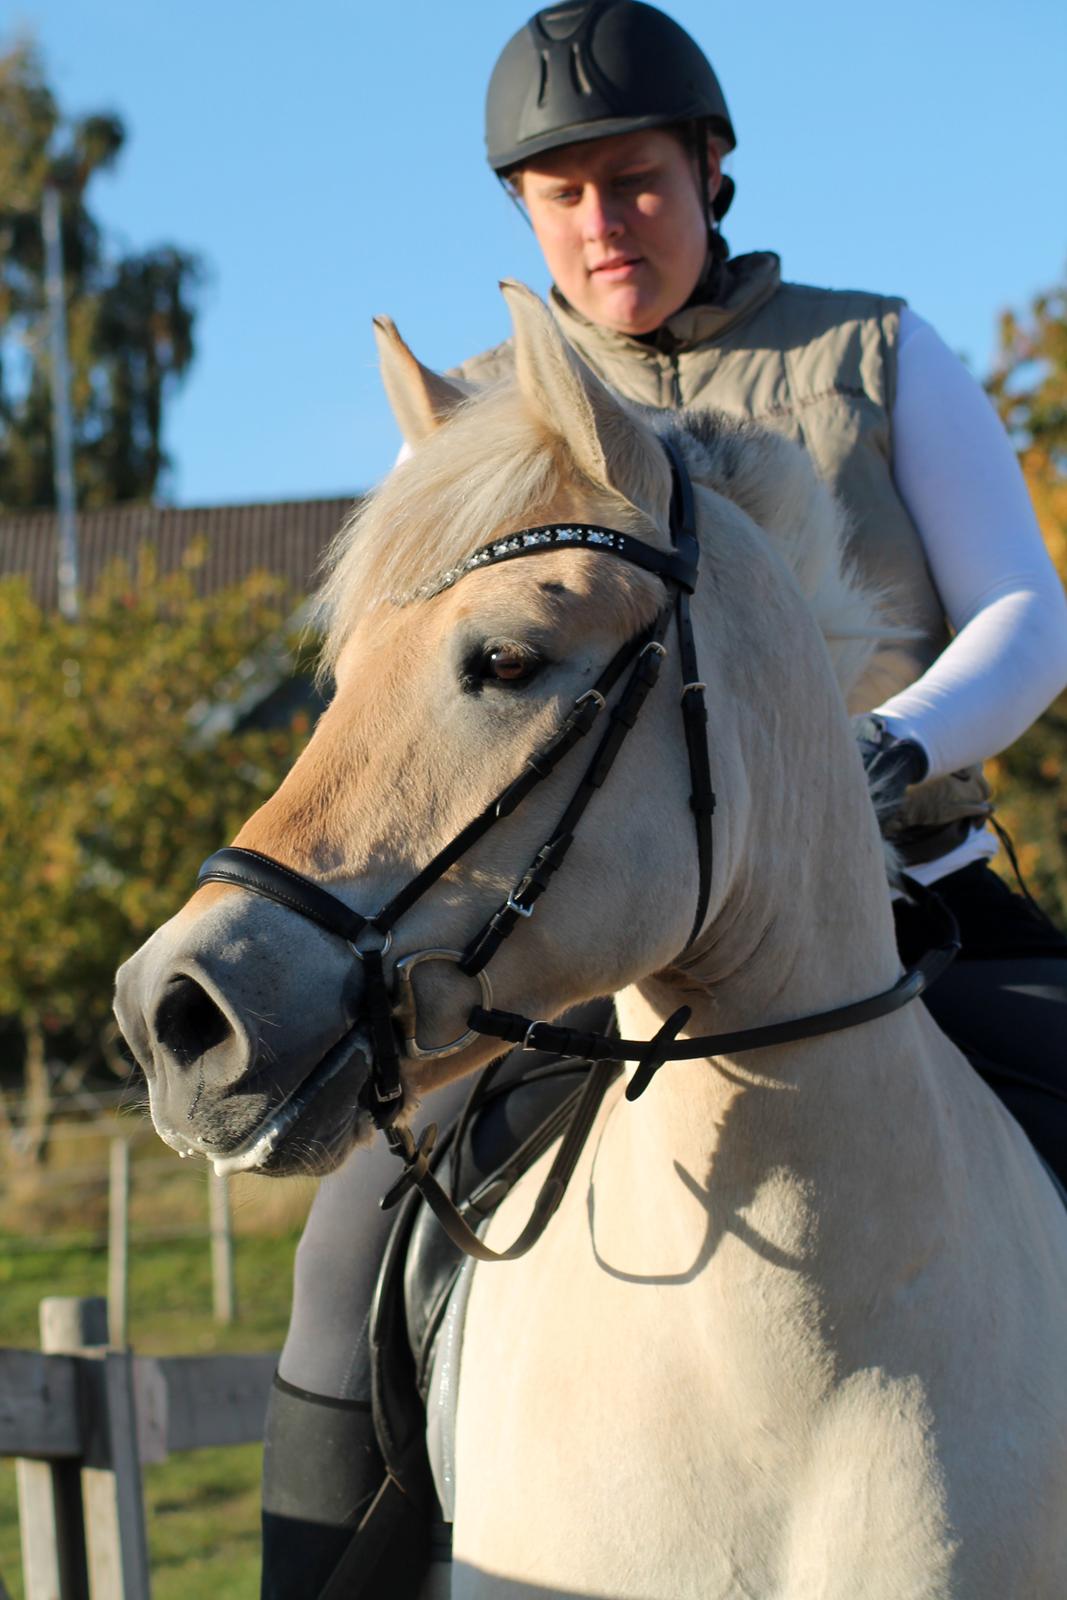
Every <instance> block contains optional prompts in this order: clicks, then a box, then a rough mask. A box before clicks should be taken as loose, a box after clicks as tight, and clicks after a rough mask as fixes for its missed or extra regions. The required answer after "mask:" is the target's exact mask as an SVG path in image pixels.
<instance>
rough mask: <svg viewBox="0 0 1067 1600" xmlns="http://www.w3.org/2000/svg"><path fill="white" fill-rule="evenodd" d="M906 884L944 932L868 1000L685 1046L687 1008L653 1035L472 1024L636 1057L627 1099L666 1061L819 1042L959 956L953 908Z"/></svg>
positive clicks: (577, 1049) (872, 1014) (892, 1006)
mask: <svg viewBox="0 0 1067 1600" xmlns="http://www.w3.org/2000/svg"><path fill="white" fill-rule="evenodd" d="M901 884H902V886H903V887H904V888H905V889H906V891H907V893H908V896H909V898H910V899H912V900H914V901H915V902H916V903H918V904H919V905H920V906H921V907H922V909H923V910H924V911H925V912H927V913H928V914H929V915H930V917H931V919H932V920H934V921H935V923H936V924H938V925H939V928H940V936H939V938H938V941H937V943H936V944H934V945H933V946H932V947H931V948H930V949H929V950H927V952H926V953H925V955H923V956H922V957H921V959H920V960H919V961H917V962H916V964H915V965H914V966H913V967H910V968H909V969H908V971H907V972H905V973H904V974H903V976H902V977H900V978H898V979H897V981H896V983H895V984H893V986H892V987H891V988H889V989H884V990H883V991H882V992H881V993H880V994H875V995H870V996H869V997H868V998H867V999H865V1000H855V1001H853V1002H852V1003H851V1004H849V1005H844V1006H835V1007H833V1008H832V1009H831V1010H829V1011H816V1012H813V1013H812V1014H811V1015H810V1016H806V1017H792V1018H790V1019H789V1020H787V1021H784V1022H769V1023H765V1024H764V1025H763V1026H762V1027H756V1028H739V1029H737V1030H736V1031H734V1032H732V1033H703V1034H697V1035H695V1036H694V1037H693V1038H691V1039H685V1040H683V1041H682V1042H681V1043H678V1042H677V1041H676V1036H677V1034H678V1033H680V1032H681V1030H682V1029H683V1028H684V1027H685V1025H686V1023H687V1022H688V1020H689V1010H688V1007H685V1006H683V1007H682V1008H681V1009H680V1010H679V1011H676V1012H675V1013H674V1014H673V1016H671V1017H669V1018H668V1019H667V1021H666V1022H665V1023H664V1024H663V1027H662V1028H661V1029H660V1031H659V1032H658V1033H657V1034H656V1035H655V1037H654V1038H653V1039H616V1038H610V1037H609V1036H608V1035H607V1034H600V1033H586V1032H583V1031H582V1030H580V1029H577V1028H561V1027H557V1026H556V1025H555V1024H554V1023H551V1022H537V1021H535V1020H534V1019H532V1018H530V1017H523V1016H520V1015H519V1014H518V1013H517V1012H514V1011H496V1010H486V1009H485V1008H484V1007H482V1006H475V1007H474V1008H473V1009H472V1011H471V1012H470V1015H469V1017H468V1019H467V1023H468V1026H469V1027H470V1028H472V1029H473V1030H474V1032H475V1033H481V1034H485V1035H487V1036H488V1037H489V1038H491V1039H502V1040H504V1041H505V1042H507V1043H508V1044H521V1045H522V1046H523V1048H524V1049H526V1050H544V1051H547V1052H549V1053H550V1054H555V1053H557V1052H558V1053H559V1054H561V1055H579V1056H590V1057H593V1058H595V1059H602V1060H607V1061H636V1062H637V1063H638V1071H637V1073H636V1075H635V1076H634V1078H633V1079H632V1080H631V1082H630V1083H629V1085H628V1086H627V1090H626V1098H627V1099H628V1100H636V1099H638V1098H639V1096H640V1095H642V1094H643V1093H644V1091H645V1089H647V1088H648V1085H649V1083H651V1081H652V1078H653V1076H654V1074H655V1073H656V1072H657V1071H658V1070H659V1068H660V1067H661V1066H663V1065H664V1063H665V1062H667V1061H699V1060H703V1059H705V1058H709V1059H710V1058H711V1057H713V1056H725V1055H737V1054H739V1053H740V1052H742V1051H745V1050H762V1049H766V1048H767V1047H768V1046H770V1045H778V1044H793V1043H795V1042H796V1041H797V1040H800V1039H815V1038H819V1037H821V1036H822V1035H824V1034H828V1033H839V1032H841V1031H842V1030H844V1029H845V1028H855V1027H858V1026H859V1024H860V1023H863V1022H873V1021H875V1020H876V1019H877V1018H878V1017H886V1016H889V1015H890V1014H891V1013H892V1012H894V1011H899V1010H900V1009H901V1008H902V1007H903V1006H906V1005H909V1004H910V1003H911V1001H913V1000H917V999H918V998H919V996H920V995H921V994H923V993H924V992H925V991H926V990H927V989H928V988H929V987H930V985H931V984H932V983H933V982H934V981H935V979H937V978H939V977H940V976H941V974H942V972H944V971H945V969H946V967H948V966H949V965H950V964H951V962H952V961H954V960H955V958H956V956H957V955H958V954H959V950H960V930H959V925H958V924H957V922H956V919H955V917H954V916H953V915H952V912H951V911H950V910H949V908H948V906H947V905H946V904H945V902H944V901H943V900H942V899H941V897H940V896H939V895H938V894H936V893H935V892H934V890H932V889H929V888H925V887H924V886H923V885H922V884H919V883H917V882H916V881H915V880H914V879H912V878H907V877H902V878H901Z"/></svg>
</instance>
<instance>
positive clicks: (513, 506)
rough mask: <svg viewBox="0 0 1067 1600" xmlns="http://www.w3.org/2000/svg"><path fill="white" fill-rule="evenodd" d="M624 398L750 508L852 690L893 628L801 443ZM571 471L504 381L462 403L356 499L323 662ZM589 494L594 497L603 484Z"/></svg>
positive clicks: (339, 549)
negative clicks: (356, 625)
mask: <svg viewBox="0 0 1067 1600" xmlns="http://www.w3.org/2000/svg"><path fill="white" fill-rule="evenodd" d="M632 409H633V411H634V412H635V414H637V415H639V416H640V417H641V418H642V420H643V421H645V422H646V424H648V425H650V426H651V427H652V428H653V429H654V431H655V432H657V433H658V434H660V435H663V434H669V435H670V437H671V438H672V439H673V440H674V441H675V442H676V443H677V444H678V445H679V446H680V448H681V450H682V453H683V455H684V456H685V458H686V461H687V464H688V465H689V467H690V470H691V472H692V474H693V477H694V479H695V480H696V481H697V482H698V483H700V484H702V485H704V486H706V487H708V488H710V489H712V490H713V491H715V492H716V493H718V494H720V495H722V496H723V497H724V498H725V499H727V500H729V501H732V502H733V504H735V505H736V506H738V507H739V508H740V509H741V510H742V511H744V512H745V513H747V515H748V516H749V517H750V518H751V519H752V520H753V521H754V522H755V523H756V525H757V526H758V528H759V529H760V530H761V531H762V532H763V534H764V535H765V536H766V537H767V538H768V539H769V541H770V542H771V543H772V545H773V546H774V547H775V548H776V549H777V550H778V552H779V554H780V555H781V557H782V558H783V559H784V560H785V562H786V564H787V566H788V567H789V568H790V569H791V571H792V573H793V575H794V577H795V579H796V581H797V583H798V585H799V587H800V590H801V593H802V594H803V596H804V598H805V599H806V600H807V602H808V604H809V605H810V607H811V609H812V612H813V614H814V616H815V619H816V622H817V624H818V626H819V628H820V631H821V632H822V634H823V637H824V638H825V640H826V642H827V646H828V648H829V651H830V655H831V659H832V661H833V665H834V671H835V674H836V676H837V679H838V682H839V684H840V685H841V688H842V691H843V692H844V693H845V695H846V697H847V698H848V699H849V700H850V701H851V700H852V699H853V691H854V690H855V688H856V685H857V683H858V681H859V680H860V678H861V677H862V676H863V674H864V670H865V668H867V666H868V664H869V662H870V660H871V658H872V656H873V655H874V653H875V651H876V648H877V644H878V642H879V641H880V640H884V639H885V638H886V636H887V634H890V635H891V634H892V633H893V632H894V630H893V629H892V627H889V626H887V624H886V622H885V619H884V609H885V608H884V604H883V601H882V597H881V596H879V595H878V594H877V593H876V592H874V591H872V589H871V588H870V586H869V585H865V584H864V583H863V582H862V581H861V580H860V577H859V575H858V572H857V571H856V568H855V566H854V564H853V563H852V562H851V561H850V559H849V557H848V555H847V537H848V528H847V521H846V518H845V515H844V512H843V511H842V509H841V507H840V505H839V504H838V502H837V501H836V500H835V499H834V497H833V495H832V494H831V492H830V491H829V489H828V488H827V487H826V485H825V484H824V483H823V482H822V480H821V479H820V478H819V476H818V474H817V473H816V471H815V468H814V466H813V465H812V463H811V461H810V460H809V458H808V456H807V455H806V453H805V452H804V451H803V450H802V449H801V447H800V446H799V445H796V444H794V443H792V442H791V441H789V440H787V439H785V438H783V437H782V436H781V435H777V434H773V433H769V432H768V431H766V430H765V429H763V428H761V427H759V426H758V425H757V424H755V423H751V422H747V421H742V420H738V419H737V418H734V417H729V416H726V415H725V414H723V413H717V412H706V411H684V412H659V411H650V410H647V409H646V408H642V407H636V406H635V407H633V408H632ZM487 444H490V445H491V448H487ZM574 478H575V469H574V467H573V464H572V463H571V462H570V461H569V458H568V455H567V451H566V447H565V444H564V443H563V441H561V440H560V439H558V438H555V437H553V436H552V435H550V434H549V433H548V432H547V431H546V430H545V429H544V428H543V427H542V426H541V425H539V424H538V423H537V422H536V421H535V420H534V419H533V417H532V416H531V414H530V412H529V410H528V409H527V407H526V405H525V403H524V402H523V399H522V396H521V395H520V393H519V390H518V388H517V386H516V385H515V383H514V382H513V381H512V380H510V379H508V380H504V381H503V382H502V383H498V384H495V385H493V386H492V388H490V389H486V390H482V391H481V392H480V393H478V394H477V395H475V396H473V397H472V398H471V399H469V400H467V401H465V402H463V403H462V404H461V405H460V406H458V407H457V409H456V410H455V411H454V412H453V413H452V414H451V416H450V417H449V419H448V422H447V425H445V426H443V427H441V428H439V429H438V430H437V431H436V432H435V433H433V434H431V435H430V437H429V438H427V439H426V440H425V441H423V442H422V443H421V444H420V445H419V447H418V449H417V451H415V452H414V453H413V455H412V456H410V457H409V458H408V459H407V460H405V461H402V462H400V463H399V464H398V465H397V466H396V467H395V468H394V469H393V471H392V472H390V473H389V474H388V475H387V476H386V478H385V479H384V480H383V481H382V483H381V484H380V485H379V486H378V487H377V489H375V490H374V492H373V493H372V494H370V495H368V496H367V497H366V498H365V499H364V500H363V501H362V502H361V503H360V504H359V505H358V506H357V507H356V509H355V511H354V512H353V514H352V516H351V517H350V518H349V519H348V520H347V522H346V523H345V524H344V526H343V527H342V528H341V530H340V532H339V533H338V535H337V538H336V539H335V540H334V543H333V545H332V547H331V549H330V550H329V552H328V553H327V557H326V561H325V567H326V572H327V576H326V579H325V582H324V584H323V586H322V588H321V590H320V594H319V602H318V620H319V624H320V627H321V629H322V633H323V638H324V645H323V657H322V668H323V671H324V672H328V671H330V670H331V669H332V667H333V666H334V664H335V663H336V660H337V657H338V655H339V654H340V651H341V648H342V646H343V644H344V642H345V639H346V638H347V636H348V634H349V632H350V629H351V627H352V624H353V622H354V620H355V618H356V617H357V616H359V615H361V614H363V613H365V612H366V611H367V610H369V609H370V608H371V607H373V606H376V605H380V604H382V603H384V602H389V601H393V602H394V603H395V602H396V601H398V600H404V599H410V598H412V597H413V596H415V595H416V594H417V592H418V590H419V588H420V587H421V586H423V585H424V584H425V583H426V582H427V580H428V579H430V578H432V577H434V576H435V575H437V574H439V573H442V572H445V571H447V570H448V569H450V568H451V567H454V566H457V565H458V564H459V563H460V562H461V561H463V560H464V559H465V558H466V557H467V556H469V555H470V554H472V552H473V551H475V550H477V549H478V548H479V546H480V545H482V544H485V543H487V542H488V541H489V540H490V539H492V538H494V537H496V536H498V535H499V534H500V533H503V532H507V531H511V530H514V529H517V528H521V527H524V526H529V525H530V523H531V522H532V521H535V520H544V509H545V507H546V506H548V505H550V504H551V503H552V502H553V501H554V500H555V499H556V498H557V496H558V495H559V494H560V492H561V491H562V490H563V489H564V488H565V487H566V486H567V485H568V484H573V482H574ZM593 493H594V494H595V495H596V498H597V499H600V500H602V499H603V495H604V491H603V490H600V491H597V490H593ZM611 519H612V525H613V526H617V527H618V528H619V529H620V531H622V532H629V533H637V534H640V533H641V531H642V527H643V521H642V517H641V514H640V513H639V512H638V511H636V510H635V509H634V508H633V507H630V506H628V505H627V504H626V502H624V501H623V500H621V499H616V500H615V504H614V506H613V508H612V512H611ZM427 529H433V540H432V542H431V541H428V540H427V537H426V530H427Z"/></svg>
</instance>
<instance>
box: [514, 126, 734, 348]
mask: <svg viewBox="0 0 1067 1600" xmlns="http://www.w3.org/2000/svg"><path fill="white" fill-rule="evenodd" d="M708 168H709V183H708V188H709V191H710V193H711V195H714V194H715V192H716V191H717V189H718V187H719V183H720V181H721V176H720V168H719V160H718V155H717V152H716V150H715V148H714V146H711V147H710V148H709V158H708ZM517 187H518V190H519V193H520V194H521V196H522V199H523V201H524V202H525V204H526V208H527V210H528V212H529V215H530V221H531V222H532V224H533V230H534V233H535V234H536V235H537V242H538V244H539V245H540V246H541V251H542V253H543V255H544V258H545V261H546V262H547V263H548V267H549V271H550V272H551V273H552V277H553V279H554V280H555V283H556V287H557V288H558V289H559V290H560V291H561V292H562V293H563V294H564V295H565V296H566V298H567V299H568V300H569V301H570V303H571V305H572V306H574V308H575V310H577V311H580V312H582V314H583V315H584V316H587V317H588V318H589V320H590V321H591V322H596V323H599V324H600V325H601V326H602V327H605V328H614V329H616V331H617V332H619V333H630V334H634V333H651V332H652V330H653V329H654V328H658V327H659V326H660V324H661V323H662V322H664V321H665V320H666V318H667V317H669V316H670V315H671V314H672V313H673V312H675V311H677V310H678V308H679V307H680V306H682V305H684V304H685V302H686V300H688V298H689V296H690V294H692V292H693V289H694V288H695V287H696V284H697V281H698V279H699V277H700V274H701V273H702V271H703V270H704V261H705V257H706V253H707V242H708V241H707V228H706V224H705V217H704V209H703V207H702V205H701V203H700V193H699V178H698V174H697V164H696V160H695V158H694V157H693V155H692V154H691V153H690V152H689V151H688V150H687V149H686V147H685V146H684V144H683V143H682V140H681V138H680V137H679V136H678V135H676V134H674V133H672V132H669V131H667V130H666V129H664V128H653V129H650V130H649V131H647V132H643V133H621V134H615V135H613V136H612V137H611V138H608V139H589V140H586V141H585V142H584V143H582V144H569V145H565V146H564V147H563V148H562V149H560V150H551V151H549V152H548V153H547V154H545V155H543V156H535V157H534V158H533V160H531V161H529V162H527V164H526V166H525V167H524V168H523V170H522V172H521V174H520V175H519V179H518V183H517Z"/></svg>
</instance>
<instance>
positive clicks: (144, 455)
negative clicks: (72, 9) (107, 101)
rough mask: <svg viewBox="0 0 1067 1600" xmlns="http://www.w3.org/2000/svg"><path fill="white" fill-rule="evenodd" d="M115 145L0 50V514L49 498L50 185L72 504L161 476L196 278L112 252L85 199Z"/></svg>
mask: <svg viewBox="0 0 1067 1600" xmlns="http://www.w3.org/2000/svg"><path fill="white" fill-rule="evenodd" d="M124 140H125V132H124V129H123V125H122V122H121V121H120V120H119V118H118V117H117V116H115V115H114V114H113V113H111V112H99V113H94V114H92V115H86V116H82V117H77V118H72V119H71V118H66V117H64V116H63V114H62V113H61V111H60V108H59V106H58V105H57V103H56V99H55V96H54V94H53V93H52V90H51V89H50V88H49V87H48V84H47V82H46V81H45V77H44V74H43V71H42V67H41V62H40V59H39V57H38V55H37V53H36V51H35V50H34V49H33V48H32V47H31V46H30V45H28V44H17V45H15V46H14V47H12V48H10V49H8V50H7V51H6V52H0V510H5V509H8V510H9V509H11V508H13V507H25V506H47V505H51V504H52V503H53V501H54V491H53V482H52V409H51V391H50V387H49V385H50V363H49V356H48V341H47V320H46V293H45V282H44V244H43V240H42V232H41V204H42V196H43V193H44V189H45V186H46V185H48V184H50V185H52V186H53V187H55V188H56V189H57V191H58V193H59V195H60V203H61V235H62V241H63V256H64V277H65V281H64V288H65V294H66V306H67V321H68V334H69V346H70V364H71V399H72V406H73V413H74V439H75V447H74V456H75V483H76V488H77V496H78V501H79V504H81V505H82V506H88V507H91V506H101V505H109V504H112V503H114V502H115V501H121V500H145V499H148V498H150V497H151V495H152V494H153V491H154V490H155V489H156V487H157V485H158V484H159V481H160V477H161V474H163V473H164V472H165V470H166V468H167V465H168V461H167V456H166V452H165V450H164V448H163V442H162V439H163V418H164V409H165V404H166V400H167V397H168V395H169V394H170V393H171V392H172V391H173V389H174V387H175V385H176V384H177V383H178V381H179V380H180V379H181V377H182V375H183V373H185V372H186V370H187V369H188V367H189V363H190V361H191V360H192V356H193V326H194V312H195V291H196V286H197V283H198V281H199V279H200V277H201V267H200V263H199V261H198V260H197V258H196V256H194V255H192V254H190V253H189V252H188V251H184V250H180V249H178V248H177V247H176V246H174V245H171V244H161V245H158V246H156V247H155V248H153V249H151V250H148V251H145V252H144V253H142V254H132V255H118V254H117V253H116V252H115V251H114V249H111V248H109V247H108V242H107V239H106V237H105V236H104V234H103V232H102V230H101V228H100V226H99V225H98V223H97V222H96V221H95V220H94V218H93V215H92V213H91V211H90V209H89V206H88V199H87V196H88V191H89V189H90V187H91V185H92V183H93V180H94V179H95V178H96V176H97V174H98V173H101V172H103V171H105V170H106V169H107V168H108V167H110V166H112V165H113V164H114V162H115V161H116V160H117V159H118V156H119V154H120V152H121V150H122V146H123V143H124Z"/></svg>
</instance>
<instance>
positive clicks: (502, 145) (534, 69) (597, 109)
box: [485, 0, 737, 215]
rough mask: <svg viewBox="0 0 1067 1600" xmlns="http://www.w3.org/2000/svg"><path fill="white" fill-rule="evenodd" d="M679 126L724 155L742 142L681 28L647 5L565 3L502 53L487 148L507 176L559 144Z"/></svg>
mask: <svg viewBox="0 0 1067 1600" xmlns="http://www.w3.org/2000/svg"><path fill="white" fill-rule="evenodd" d="M676 122H682V123H684V122H688V123H692V122H700V123H704V124H706V125H707V126H708V128H709V129H710V130H711V131H712V132H713V133H715V134H717V135H718V136H719V138H720V139H722V140H723V141H724V143H725V145H726V148H727V149H728V150H732V149H733V148H734V146H735V144H736V143H737V140H736V138H735V136H734V130H733V124H732V123H731V121H730V113H729V111H728V110H727V109H726V100H725V97H724V96H723V92H722V90H721V88H720V87H719V80H718V78H716V76H715V74H714V72H713V71H712V69H711V65H710V63H709V62H708V60H707V58H706V56H705V55H704V52H703V51H702V50H701V49H700V48H699V46H698V45H697V44H696V43H695V42H694V41H693V40H692V39H691V38H690V37H689V35H688V34H687V33H686V31H685V29H684V28H681V27H679V25H678V23H677V22H674V21H672V19H671V18H670V17H667V16H664V14H663V12H662V11H657V10H656V8H655V6H649V5H644V4H642V0H564V3H562V4H559V5H554V6H547V7H546V8H545V9H544V10H543V11H538V12H537V14H536V15H535V16H533V17H531V19H530V21H529V22H528V23H527V24H526V26H525V27H524V28H520V30H519V32H518V33H517V34H515V36H514V38H512V39H510V40H509V41H508V43H507V44H506V45H505V46H504V49H503V51H502V52H501V54H500V57H499V59H498V60H497V64H496V66H495V67H494V68H493V75H492V77H491V78H490V80H489V90H488V93H487V95H486V101H485V144H486V150H487V153H488V156H489V165H490V166H491V167H492V168H493V170H494V172H496V173H497V174H499V175H501V176H503V175H504V174H506V173H507V172H508V171H509V170H510V169H512V168H514V167H517V166H520V165H521V164H522V163H523V162H524V161H526V160H528V159H529V158H530V157H531V156H537V155H542V154H543V153H544V152H545V151H546V150H556V149H558V148H559V147H560V146H561V145H565V144H575V143H576V142H577V141H578V140H581V139H605V138H607V137H608V136H609V135H610V134H613V133H633V132H636V130H638V129H639V128H661V127H664V126H665V125H667V124H669V123H676ZM728 188H729V189H731V190H732V185H729V184H728ZM723 199H724V200H726V196H725V195H724V196H723ZM726 203H727V204H728V203H729V202H728V200H727V202H726ZM715 209H716V212H717V213H719V214H720V215H721V213H722V212H723V211H725V209H726V206H725V205H719V204H717V205H716V208H715Z"/></svg>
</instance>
